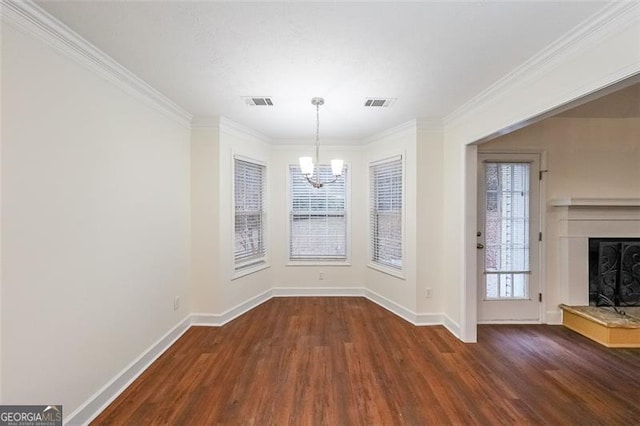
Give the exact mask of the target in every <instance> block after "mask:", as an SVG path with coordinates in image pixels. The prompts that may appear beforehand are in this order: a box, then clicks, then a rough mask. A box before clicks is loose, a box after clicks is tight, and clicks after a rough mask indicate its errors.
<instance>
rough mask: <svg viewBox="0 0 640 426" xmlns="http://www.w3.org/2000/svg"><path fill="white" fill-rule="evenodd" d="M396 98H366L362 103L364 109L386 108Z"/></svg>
mask: <svg viewBox="0 0 640 426" xmlns="http://www.w3.org/2000/svg"><path fill="white" fill-rule="evenodd" d="M395 100H396V98H367V99H365V101H364V106H365V107H366V108H373V107H385V108H386V107H388V106H391V104H393V103H394V102H395Z"/></svg>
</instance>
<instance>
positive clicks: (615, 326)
mask: <svg viewBox="0 0 640 426" xmlns="http://www.w3.org/2000/svg"><path fill="white" fill-rule="evenodd" d="M560 308H561V309H562V311H563V314H562V324H563V325H564V326H565V327H567V328H569V329H571V330H573V331H575V332H577V333H580V334H582V335H583V336H585V337H588V338H589V339H591V340H594V341H596V342H598V343H600V344H601V345H604V346H606V347H608V348H640V306H636V307H624V308H620V310H621V311H623V312H624V313H625V315H621V314H619V313H616V312H615V310H614V309H613V308H610V307H596V306H568V305H564V304H562V305H560Z"/></svg>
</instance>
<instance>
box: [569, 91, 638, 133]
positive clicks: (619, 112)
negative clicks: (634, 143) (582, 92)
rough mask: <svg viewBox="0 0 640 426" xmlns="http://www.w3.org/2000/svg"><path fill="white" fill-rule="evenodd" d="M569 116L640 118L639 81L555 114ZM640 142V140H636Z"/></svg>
mask: <svg viewBox="0 0 640 426" xmlns="http://www.w3.org/2000/svg"><path fill="white" fill-rule="evenodd" d="M557 116H558V117H570V118H640V83H635V84H633V85H631V86H629V87H626V88H624V89H621V90H618V91H616V92H613V93H611V94H608V95H606V96H603V97H601V98H598V99H596V100H593V101H591V102H588V103H586V104H584V105H580V106H578V107H575V108H572V109H570V110H568V111H565V112H562V113H560V114H558V115H557ZM638 142H639V143H640V141H638Z"/></svg>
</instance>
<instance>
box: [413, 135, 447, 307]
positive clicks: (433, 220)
mask: <svg viewBox="0 0 640 426" xmlns="http://www.w3.org/2000/svg"><path fill="white" fill-rule="evenodd" d="M443 142H444V134H443V130H438V129H420V128H418V133H417V146H416V158H417V173H416V178H417V183H416V189H417V192H418V194H419V196H418V197H417V200H416V219H417V221H416V227H417V243H416V263H417V265H416V268H417V269H416V310H417V312H418V313H423V314H442V313H444V312H445V301H446V298H447V293H448V292H449V289H448V288H447V285H446V284H445V283H446V280H445V279H444V275H443V268H442V264H443V262H444V260H445V256H444V253H443V252H442V246H443V242H444V231H443V227H442V224H443V221H444V214H443V209H444V194H445V185H444V180H443V173H444V172H443V161H442V160H443V157H444V153H443V148H444V146H443ZM427 289H429V294H427Z"/></svg>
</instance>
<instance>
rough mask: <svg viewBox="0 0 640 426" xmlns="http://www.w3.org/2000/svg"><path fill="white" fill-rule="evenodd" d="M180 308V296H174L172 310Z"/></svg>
mask: <svg viewBox="0 0 640 426" xmlns="http://www.w3.org/2000/svg"><path fill="white" fill-rule="evenodd" d="M179 308H180V296H176V297H175V298H174V299H173V310H174V311H177V310H178V309H179Z"/></svg>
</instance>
